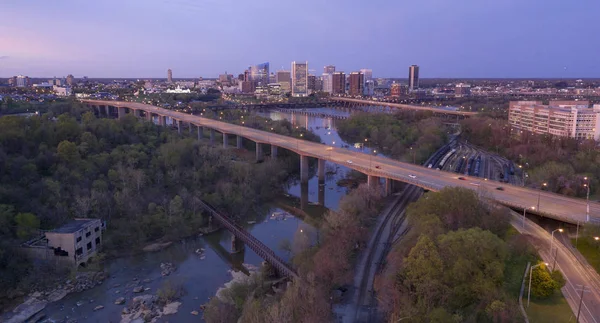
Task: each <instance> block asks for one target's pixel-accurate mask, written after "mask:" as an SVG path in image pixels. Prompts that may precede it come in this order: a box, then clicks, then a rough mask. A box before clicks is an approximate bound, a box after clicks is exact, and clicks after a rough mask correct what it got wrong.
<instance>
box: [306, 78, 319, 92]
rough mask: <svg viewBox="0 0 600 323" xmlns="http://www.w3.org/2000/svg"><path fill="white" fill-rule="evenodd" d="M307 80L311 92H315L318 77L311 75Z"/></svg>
mask: <svg viewBox="0 0 600 323" xmlns="http://www.w3.org/2000/svg"><path fill="white" fill-rule="evenodd" d="M307 80H308V90H309V92H314V91H315V90H316V83H317V77H316V76H314V75H309V76H308V79H307Z"/></svg>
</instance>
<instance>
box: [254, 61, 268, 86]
mask: <svg viewBox="0 0 600 323" xmlns="http://www.w3.org/2000/svg"><path fill="white" fill-rule="evenodd" d="M250 81H253V82H255V83H256V84H257V85H263V86H266V85H267V84H269V62H265V63H262V64H258V65H254V66H250Z"/></svg>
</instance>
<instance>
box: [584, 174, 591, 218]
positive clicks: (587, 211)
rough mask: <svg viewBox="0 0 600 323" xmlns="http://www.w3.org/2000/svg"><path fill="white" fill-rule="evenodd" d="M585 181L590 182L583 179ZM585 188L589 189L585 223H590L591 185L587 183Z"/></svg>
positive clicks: (585, 178)
mask: <svg viewBox="0 0 600 323" xmlns="http://www.w3.org/2000/svg"><path fill="white" fill-rule="evenodd" d="M583 179H584V180H586V181H587V180H588V178H587V177H584V178H583ZM583 186H585V188H587V195H586V202H587V203H586V208H585V222H590V184H589V183H585V184H583Z"/></svg>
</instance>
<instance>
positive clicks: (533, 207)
mask: <svg viewBox="0 0 600 323" xmlns="http://www.w3.org/2000/svg"><path fill="white" fill-rule="evenodd" d="M531 209H532V210H535V206H532V207H531ZM525 212H527V208H526V207H524V208H523V229H525Z"/></svg>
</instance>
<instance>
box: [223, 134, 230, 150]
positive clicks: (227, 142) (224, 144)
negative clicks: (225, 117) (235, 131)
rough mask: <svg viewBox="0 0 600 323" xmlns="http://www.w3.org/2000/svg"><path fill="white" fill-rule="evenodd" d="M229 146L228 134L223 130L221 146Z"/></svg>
mask: <svg viewBox="0 0 600 323" xmlns="http://www.w3.org/2000/svg"><path fill="white" fill-rule="evenodd" d="M227 147H229V135H228V134H226V133H224V132H223V148H225V149H227Z"/></svg>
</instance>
